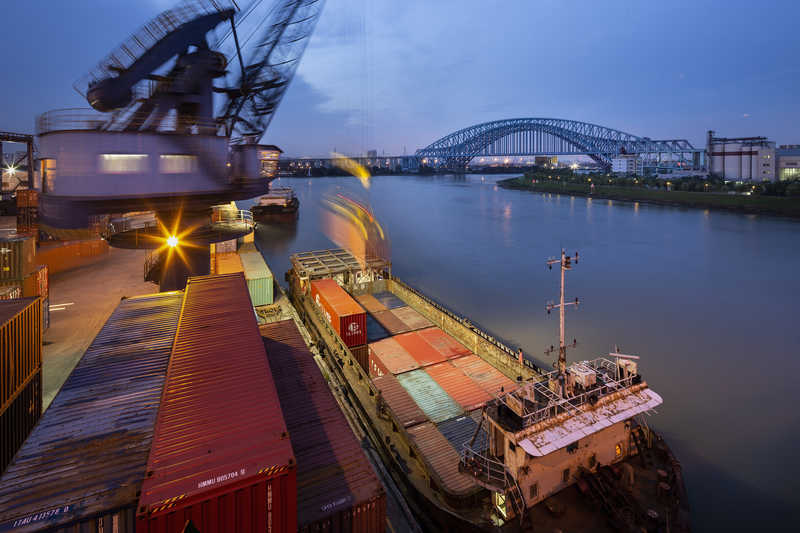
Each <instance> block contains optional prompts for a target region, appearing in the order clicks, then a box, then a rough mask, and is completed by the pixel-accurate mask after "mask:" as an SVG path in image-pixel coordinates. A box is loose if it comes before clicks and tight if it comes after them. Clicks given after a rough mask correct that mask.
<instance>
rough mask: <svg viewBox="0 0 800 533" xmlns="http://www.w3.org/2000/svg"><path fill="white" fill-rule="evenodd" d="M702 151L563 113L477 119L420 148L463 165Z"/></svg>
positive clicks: (434, 162) (433, 158)
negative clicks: (485, 158) (494, 160)
mask: <svg viewBox="0 0 800 533" xmlns="http://www.w3.org/2000/svg"><path fill="white" fill-rule="evenodd" d="M701 153H702V150H699V149H696V148H694V147H693V146H692V145H691V144H690V143H689V141H686V140H684V139H670V140H657V141H656V140H652V139H650V138H649V137H638V136H636V135H632V134H630V133H625V132H624V131H619V130H615V129H611V128H606V127H604V126H598V125H596V124H589V123H588V122H579V121H577V120H565V119H559V118H512V119H506V120H495V121H492V122H484V123H483V124H476V125H474V126H470V127H468V128H464V129H461V130H458V131H456V132H454V133H451V134H450V135H447V136H445V137H442V138H441V139H439V140H438V141H436V142H434V143H432V144H430V145H428V146H426V147H425V148H422V149H420V150H417V152H416V154H415V155H416V157H417V159H418V160H419V161H420V162H422V163H423V164H426V165H429V166H444V167H448V168H464V167H466V166H467V165H468V164H469V162H470V161H471V160H472V159H473V158H475V157H482V156H489V157H492V156H504V157H516V156H532V155H586V156H589V157H591V158H592V159H594V160H595V161H597V162H598V163H600V164H601V165H602V166H604V167H609V166H610V165H611V159H612V158H613V157H615V156H617V155H620V154H652V155H661V154H671V155H675V154H677V155H679V156H680V157H681V158H684V159H685V158H687V157H692V159H693V160H694V166H699V158H700V154H701Z"/></svg>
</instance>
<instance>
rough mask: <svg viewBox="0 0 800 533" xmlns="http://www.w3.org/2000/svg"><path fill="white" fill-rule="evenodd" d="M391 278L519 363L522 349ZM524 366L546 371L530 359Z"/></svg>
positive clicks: (540, 371) (524, 361)
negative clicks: (507, 343)
mask: <svg viewBox="0 0 800 533" xmlns="http://www.w3.org/2000/svg"><path fill="white" fill-rule="evenodd" d="M389 277H390V279H392V281H394V282H395V283H397V284H398V285H400V286H401V287H403V288H404V289H406V290H407V291H409V292H411V293H413V294H414V295H415V296H417V297H418V298H419V299H421V300H423V301H424V302H425V303H427V304H428V305H430V306H431V307H433V308H434V309H436V310H437V311H439V312H440V313H442V314H444V315H446V316H448V317H449V318H451V319H453V320H455V321H456V322H458V323H460V324H461V325H463V326H464V327H466V328H467V329H469V330H470V331H472V332H473V333H475V334H476V335H478V336H479V337H481V338H482V339H484V340H485V341H487V342H489V343H491V344H492V345H494V346H495V347H496V348H498V349H499V350H501V351H503V352H505V353H506V355H508V356H509V357H511V358H512V359H514V361H515V362H517V361H519V352H520V348H517V349H516V350H515V349H513V348H511V347H509V346H508V345H506V344H505V343H503V342H502V341H501V340H499V339H497V338H496V337H494V336H492V335H489V334H488V333H486V331H484V330H483V329H481V328H480V327H478V326H477V325H475V324H474V323H473V322H472V321H471V320H470V319H468V318H466V317H462V316H459V315H457V314H455V313H454V312H452V311H450V310H449V309H448V308H447V307H445V306H444V305H442V304H440V303H439V302H437V301H435V300H433V299H431V298H430V297H429V296H426V295H425V294H423V293H421V292H419V291H418V290H416V289H415V288H413V287H411V286H410V285H408V284H407V283H405V282H403V281H401V280H399V279H397V278H396V277H394V276H389ZM523 364H524V365H525V366H527V367H528V368H530V369H531V370H533V371H534V372H536V373H538V374H544V371H543V370H542V369H541V368H539V367H538V366H537V365H536V364H535V363H533V362H532V361H530V360H528V359H526V358H524V357H523Z"/></svg>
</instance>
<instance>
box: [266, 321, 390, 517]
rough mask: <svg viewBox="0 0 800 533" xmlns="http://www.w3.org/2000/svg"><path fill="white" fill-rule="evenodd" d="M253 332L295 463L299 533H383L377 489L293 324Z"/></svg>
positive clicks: (382, 508) (382, 502)
mask: <svg viewBox="0 0 800 533" xmlns="http://www.w3.org/2000/svg"><path fill="white" fill-rule="evenodd" d="M259 330H260V332H261V335H262V337H263V339H264V346H265V348H266V351H267V359H268V360H269V363H270V368H271V369H272V375H273V377H274V379H275V385H276V386H277V388H278V396H279V398H280V402H281V408H282V410H283V416H284V419H285V420H286V425H287V427H288V429H289V435H290V436H291V439H292V447H293V449H294V451H295V456H296V459H297V518H298V524H297V525H298V529H299V531H309V532H311V531H359V532H365V533H372V532H375V533H377V532H382V531H384V529H385V520H386V503H385V492H384V490H383V486H382V485H381V482H380V481H379V480H378V478H377V477H376V476H375V473H374V471H373V469H372V466H371V465H370V463H369V461H368V460H367V458H366V456H365V455H364V451H363V449H362V447H361V445H360V444H359V442H358V441H357V440H356V438H355V436H354V435H353V433H352V431H351V430H350V426H349V425H348V423H347V420H346V419H345V417H344V415H343V414H342V411H341V409H340V408H339V405H338V404H337V403H336V400H335V399H334V397H333V395H332V394H331V391H330V388H329V387H328V384H327V383H326V382H325V379H324V378H323V376H322V373H321V372H320V370H319V367H318V366H317V364H316V363H315V362H314V358H313V354H312V353H311V351H310V350H309V349H308V347H307V346H306V344H305V342H304V341H303V337H302V336H301V335H300V332H299V331H298V329H297V326H296V325H295V323H294V321H293V320H285V321H282V322H276V323H273V324H268V325H263V326H260V327H259Z"/></svg>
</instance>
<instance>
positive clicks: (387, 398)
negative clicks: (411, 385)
mask: <svg viewBox="0 0 800 533" xmlns="http://www.w3.org/2000/svg"><path fill="white" fill-rule="evenodd" d="M372 383H373V384H374V385H375V387H376V388H377V389H378V391H379V392H380V395H381V398H382V399H383V401H384V402H385V403H386V405H387V407H388V408H389V409H390V410H391V412H392V413H393V414H394V416H395V418H396V419H397V421H398V422H400V424H401V425H402V426H403V427H411V426H415V425H417V424H421V423H423V422H427V421H428V416H427V415H426V414H425V412H424V411H423V410H422V409H420V407H419V405H417V402H415V401H414V398H412V397H411V395H410V394H408V391H407V390H406V389H405V388H404V387H403V386H402V385H400V382H399V381H397V378H396V377H394V376H393V375H391V374H385V375H383V376H380V377H376V378H374V379H373V380H372Z"/></svg>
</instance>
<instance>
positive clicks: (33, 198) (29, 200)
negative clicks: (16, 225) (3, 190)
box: [17, 189, 39, 208]
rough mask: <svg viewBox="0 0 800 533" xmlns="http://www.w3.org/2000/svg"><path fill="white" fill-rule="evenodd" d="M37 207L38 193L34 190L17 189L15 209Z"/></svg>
mask: <svg viewBox="0 0 800 533" xmlns="http://www.w3.org/2000/svg"><path fill="white" fill-rule="evenodd" d="M38 205H39V191H37V190H35V189H17V208H20V207H37V206H38Z"/></svg>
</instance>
